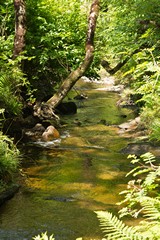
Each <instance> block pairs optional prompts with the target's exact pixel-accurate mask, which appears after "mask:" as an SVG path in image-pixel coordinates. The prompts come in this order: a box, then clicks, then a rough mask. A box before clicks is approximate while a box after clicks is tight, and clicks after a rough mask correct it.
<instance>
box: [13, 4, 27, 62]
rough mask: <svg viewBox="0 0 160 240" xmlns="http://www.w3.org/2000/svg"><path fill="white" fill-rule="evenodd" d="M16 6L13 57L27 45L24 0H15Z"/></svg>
mask: <svg viewBox="0 0 160 240" xmlns="http://www.w3.org/2000/svg"><path fill="white" fill-rule="evenodd" d="M14 8H15V38H14V50H13V58H16V57H17V56H19V54H20V53H21V52H22V51H23V50H24V47H25V33H26V8H25V1H24V0H14Z"/></svg>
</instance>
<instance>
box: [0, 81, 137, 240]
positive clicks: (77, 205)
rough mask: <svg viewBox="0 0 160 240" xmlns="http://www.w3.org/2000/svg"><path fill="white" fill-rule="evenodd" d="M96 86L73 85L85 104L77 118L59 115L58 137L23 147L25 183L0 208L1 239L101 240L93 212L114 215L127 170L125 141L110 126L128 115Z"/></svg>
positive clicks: (113, 96)
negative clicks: (47, 236) (49, 236)
mask: <svg viewBox="0 0 160 240" xmlns="http://www.w3.org/2000/svg"><path fill="white" fill-rule="evenodd" d="M101 87H102V88H104V85H103V84H99V83H91V82H88V83H86V82H81V83H80V84H77V86H76V92H77V91H83V93H86V94H87V96H88V99H86V100H84V101H83V102H82V101H81V102H78V105H79V108H78V112H77V114H75V115H70V116H63V122H64V123H63V126H62V128H61V129H60V133H61V138H60V139H58V140H57V141H54V142H49V143H47V144H44V143H43V142H38V143H36V144H33V143H30V144H27V145H26V146H24V147H23V156H24V157H23V159H24V162H23V171H24V173H25V184H24V186H23V187H22V188H21V189H20V191H19V193H18V194H16V195H15V197H14V198H12V199H11V200H10V201H8V202H6V203H5V204H4V205H3V206H2V207H1V209H0V239H2V240H3V239H6V240H10V239H11V240H13V239H14V240H29V239H32V237H33V236H35V235H38V234H40V233H41V232H45V231H47V232H48V234H51V233H54V236H55V239H56V240H75V239H76V238H78V237H83V239H84V240H89V239H97V240H98V239H102V236H103V234H102V232H101V230H100V228H99V222H98V220H97V218H96V214H95V213H94V211H96V210H109V211H115V210H116V206H115V203H116V202H118V201H119V200H120V196H119V194H118V193H119V192H120V191H121V190H123V189H124V188H125V184H126V182H127V179H125V177H124V176H125V174H126V172H127V171H128V169H129V168H130V165H129V162H128V160H127V158H126V155H124V154H120V150H121V149H122V148H123V147H124V146H126V144H127V142H126V141H128V139H127V140H126V139H124V138H122V137H120V136H119V135H118V133H117V127H116V126H114V125H117V124H120V123H122V122H123V121H126V120H127V119H130V118H132V117H133V113H132V111H131V110H128V109H119V108H118V107H117V106H116V102H117V100H118V98H119V96H118V94H117V93H108V92H106V91H105V89H103V90H101V91H99V89H97V88H101ZM72 94H75V92H73V93H72ZM124 115H126V116H127V118H125V119H124V118H123V117H122V116H124ZM104 123H105V124H104ZM108 124H109V126H108Z"/></svg>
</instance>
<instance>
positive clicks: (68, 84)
mask: <svg viewBox="0 0 160 240" xmlns="http://www.w3.org/2000/svg"><path fill="white" fill-rule="evenodd" d="M99 5H100V1H99V0H94V1H93V3H92V5H91V8H90V14H89V19H88V31H87V38H86V46H85V53H86V54H85V58H84V60H83V62H82V63H81V64H80V66H79V67H78V68H77V69H76V70H74V71H72V72H71V73H70V74H69V76H68V77H67V78H66V79H65V80H64V81H63V83H62V85H61V86H60V87H59V89H58V91H57V92H56V93H55V94H54V95H53V96H52V97H51V98H50V99H49V100H48V101H47V103H46V104H43V105H42V106H40V107H38V108H36V112H35V114H36V115H38V116H42V115H43V117H45V115H46V114H47V116H46V117H47V118H48V117H49V116H50V117H52V116H53V110H54V109H55V107H56V106H57V105H58V104H59V103H60V102H61V101H62V100H63V99H64V98H65V96H66V95H67V93H68V92H69V91H70V90H71V89H72V87H73V86H74V84H75V83H76V82H77V81H78V80H79V79H80V78H81V77H82V76H83V74H84V73H85V72H86V70H87V69H88V68H89V67H90V65H91V63H92V61H93V57H94V34H95V29H96V22H97V18H98V14H99ZM46 110H47V111H46Z"/></svg>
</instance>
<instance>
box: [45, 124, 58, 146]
mask: <svg viewBox="0 0 160 240" xmlns="http://www.w3.org/2000/svg"><path fill="white" fill-rule="evenodd" d="M59 137H60V134H59V132H58V130H57V129H56V128H55V127H54V126H52V125H50V126H48V127H47V128H46V130H45V131H44V132H43V134H42V139H43V140H44V141H45V142H48V141H52V140H54V139H57V138H59Z"/></svg>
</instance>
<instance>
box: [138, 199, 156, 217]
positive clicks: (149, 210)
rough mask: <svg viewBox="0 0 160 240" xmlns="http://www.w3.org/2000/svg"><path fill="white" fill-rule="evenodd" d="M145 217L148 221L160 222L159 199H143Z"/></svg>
mask: <svg viewBox="0 0 160 240" xmlns="http://www.w3.org/2000/svg"><path fill="white" fill-rule="evenodd" d="M140 203H141V206H142V207H143V211H144V217H146V218H147V219H148V220H160V200H159V199H157V198H151V197H143V198H142V199H141V202H140Z"/></svg>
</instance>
